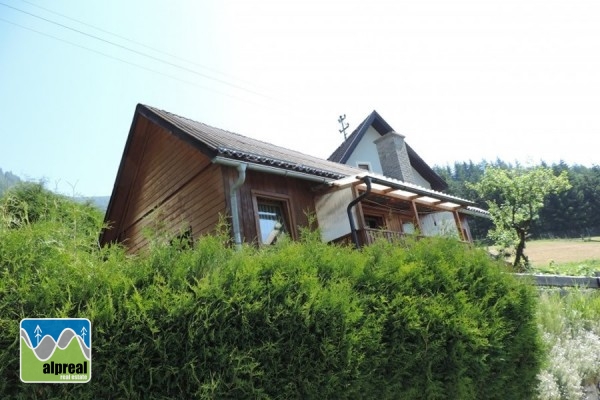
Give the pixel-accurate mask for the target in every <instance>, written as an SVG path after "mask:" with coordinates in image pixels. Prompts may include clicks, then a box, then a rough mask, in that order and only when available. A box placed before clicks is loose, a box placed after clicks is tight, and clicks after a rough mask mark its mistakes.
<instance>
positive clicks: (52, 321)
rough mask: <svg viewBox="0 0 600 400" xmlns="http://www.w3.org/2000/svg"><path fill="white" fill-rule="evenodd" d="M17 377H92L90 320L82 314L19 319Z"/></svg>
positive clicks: (46, 379)
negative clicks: (19, 369) (19, 336)
mask: <svg viewBox="0 0 600 400" xmlns="http://www.w3.org/2000/svg"><path fill="white" fill-rule="evenodd" d="M20 341H21V381H23V382H25V383H85V382H89V381H90V379H91V378H92V324H91V323H90V320H89V319H86V318H25V319H23V320H21V338H20Z"/></svg>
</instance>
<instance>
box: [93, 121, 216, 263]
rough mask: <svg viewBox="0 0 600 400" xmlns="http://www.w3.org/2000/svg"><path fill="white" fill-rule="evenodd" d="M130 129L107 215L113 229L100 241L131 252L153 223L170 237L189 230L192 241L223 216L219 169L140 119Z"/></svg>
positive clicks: (183, 144)
mask: <svg viewBox="0 0 600 400" xmlns="http://www.w3.org/2000/svg"><path fill="white" fill-rule="evenodd" d="M132 129H134V130H135V132H134V134H133V135H131V138H130V141H129V143H127V145H126V152H125V154H126V155H127V157H126V158H123V160H122V166H121V168H120V171H122V173H123V174H122V176H121V178H120V179H119V180H117V183H116V184H118V185H119V188H118V189H119V190H118V191H117V192H116V193H117V196H115V197H114V198H113V199H111V202H112V204H111V206H110V209H109V212H110V215H107V219H108V220H109V221H110V223H111V224H114V225H113V228H112V229H110V230H108V231H106V232H105V234H104V237H103V241H104V242H105V243H108V242H115V241H118V242H124V243H125V244H126V245H127V247H128V249H129V251H131V252H136V251H138V250H139V249H140V248H142V247H144V246H145V245H146V244H147V238H146V235H145V234H144V231H145V229H146V228H151V227H152V226H153V225H156V224H159V225H160V226H161V227H162V228H164V229H165V230H166V231H168V232H173V233H174V234H176V233H178V232H180V231H181V230H185V229H187V228H188V227H190V228H191V231H192V234H193V236H194V237H196V236H199V235H201V234H205V233H208V232H210V231H212V230H213V229H214V226H215V224H216V223H217V222H218V218H219V213H225V212H226V198H225V191H224V187H223V174H222V171H221V168H222V167H221V166H219V165H214V164H212V163H211V162H210V159H209V158H208V157H207V156H205V155H203V154H202V153H201V152H199V151H198V150H197V149H195V148H194V147H193V146H192V145H190V144H188V143H186V142H184V141H182V140H181V139H179V138H177V137H175V136H173V135H172V134H171V133H170V132H168V131H167V130H166V129H164V128H162V127H160V126H158V125H156V124H154V123H152V122H150V121H148V120H147V119H146V118H144V117H138V118H137V119H136V121H135V123H134V124H133V126H132ZM127 147H129V148H127Z"/></svg>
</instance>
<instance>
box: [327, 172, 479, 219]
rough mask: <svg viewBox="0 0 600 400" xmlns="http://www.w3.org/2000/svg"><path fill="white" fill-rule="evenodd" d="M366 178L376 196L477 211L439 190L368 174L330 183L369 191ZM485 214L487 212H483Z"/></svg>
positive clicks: (444, 207)
mask: <svg viewBox="0 0 600 400" xmlns="http://www.w3.org/2000/svg"><path fill="white" fill-rule="evenodd" d="M365 177H369V178H370V180H371V192H372V193H374V194H378V195H382V196H386V197H390V198H395V199H400V200H407V201H414V202H416V203H419V204H422V205H424V206H428V207H434V208H439V209H443V210H448V211H461V212H462V211H463V210H469V209H476V208H475V207H473V206H474V205H475V203H473V202H472V201H469V200H466V199H463V198H460V197H456V196H452V195H449V194H446V193H442V192H438V191H437V190H433V189H428V188H425V187H423V186H419V185H415V184H412V183H408V182H403V181H400V180H397V179H393V178H389V177H386V176H383V175H379V174H373V173H367V172H365V173H361V174H357V175H351V176H348V177H345V178H342V179H338V180H335V181H332V182H329V186H331V187H335V188H344V187H348V186H356V187H357V188H358V189H359V190H362V191H364V190H366V189H367V185H366V184H365V183H364V178H365ZM477 211H479V212H480V213H481V212H482V211H483V210H480V209H477ZM483 213H486V212H485V211H483Z"/></svg>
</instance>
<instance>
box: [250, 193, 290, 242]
mask: <svg viewBox="0 0 600 400" xmlns="http://www.w3.org/2000/svg"><path fill="white" fill-rule="evenodd" d="M252 201H253V203H254V215H255V220H256V232H257V236H258V240H259V243H260V244H264V245H270V244H274V243H275V242H276V241H277V239H278V238H279V237H281V235H284V234H287V235H290V237H292V238H293V239H295V237H296V235H295V232H294V229H293V227H294V225H293V223H294V221H292V218H291V215H292V213H291V208H290V198H289V196H286V195H282V194H277V193H268V192H259V191H252Z"/></svg>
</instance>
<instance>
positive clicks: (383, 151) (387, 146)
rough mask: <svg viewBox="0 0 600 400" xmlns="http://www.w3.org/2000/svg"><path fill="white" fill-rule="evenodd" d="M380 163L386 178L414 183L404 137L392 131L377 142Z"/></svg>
mask: <svg viewBox="0 0 600 400" xmlns="http://www.w3.org/2000/svg"><path fill="white" fill-rule="evenodd" d="M374 143H375V146H377V153H379V162H380V163H381V168H382V170H383V174H384V175H385V176H389V177H390V178H395V179H399V180H401V181H404V182H409V183H414V178H413V173H412V166H411V165H410V160H409V158H408V151H407V150H406V143H405V142H404V135H402V134H400V133H397V132H394V131H390V132H388V133H386V134H385V135H383V136H381V137H380V138H379V139H377V140H375V142H374Z"/></svg>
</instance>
